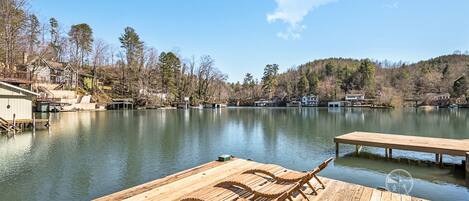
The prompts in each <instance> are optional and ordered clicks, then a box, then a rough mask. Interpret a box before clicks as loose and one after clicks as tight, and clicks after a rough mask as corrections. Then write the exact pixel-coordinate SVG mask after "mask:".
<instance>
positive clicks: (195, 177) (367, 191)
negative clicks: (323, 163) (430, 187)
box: [95, 158, 423, 201]
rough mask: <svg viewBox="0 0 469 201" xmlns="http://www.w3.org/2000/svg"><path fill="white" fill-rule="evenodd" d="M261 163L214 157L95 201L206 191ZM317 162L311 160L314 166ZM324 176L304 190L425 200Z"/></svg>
mask: <svg viewBox="0 0 469 201" xmlns="http://www.w3.org/2000/svg"><path fill="white" fill-rule="evenodd" d="M261 165H262V163H257V162H254V161H248V160H243V159H236V158H235V159H231V160H230V161H226V162H218V161H213V162H209V163H206V164H204V165H201V166H198V167H195V168H192V169H188V170H185V171H182V172H179V173H176V174H173V175H170V176H167V177H164V178H161V179H157V180H154V181H150V182H148V183H145V184H142V185H139V186H136V187H132V188H129V189H126V190H123V191H119V192H116V193H113V194H110V195H107V196H104V197H101V198H97V199H95V201H108V200H127V201H140V200H180V199H181V198H184V197H185V196H187V195H188V194H191V193H194V192H203V189H206V188H209V187H211V186H213V185H215V184H216V183H218V182H220V181H222V180H225V179H227V178H229V177H235V176H236V175H238V174H240V173H241V172H243V171H246V170H248V169H252V168H256V167H259V166H261ZM315 165H318V164H311V166H312V167H313V166H315ZM321 179H322V181H323V182H324V183H325V185H326V187H325V189H322V188H320V187H319V184H318V183H317V182H316V180H311V183H312V184H313V186H316V187H318V189H319V190H318V195H313V194H312V192H311V190H310V189H308V190H309V191H305V193H306V195H307V197H308V199H309V200H311V201H315V200H337V201H339V200H362V201H370V200H375V201H380V200H389V201H403V200H406V201H411V200H412V201H414V200H415V201H416V200H423V199H419V198H414V197H410V196H407V195H401V194H396V193H391V192H388V191H382V190H378V189H374V188H369V187H365V186H361V185H356V184H351V183H346V182H342V181H337V180H333V179H328V178H322V177H321ZM238 193H242V192H238ZM303 199H304V198H303V197H302V196H300V195H296V196H295V197H294V200H303Z"/></svg>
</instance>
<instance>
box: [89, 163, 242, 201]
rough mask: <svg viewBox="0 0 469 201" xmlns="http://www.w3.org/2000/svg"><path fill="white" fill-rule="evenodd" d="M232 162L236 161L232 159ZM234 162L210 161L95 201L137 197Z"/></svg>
mask: <svg viewBox="0 0 469 201" xmlns="http://www.w3.org/2000/svg"><path fill="white" fill-rule="evenodd" d="M234 160H236V159H234ZM234 160H231V161H227V162H218V161H212V162H209V163H206V164H204V165H200V166H197V167H194V168H191V169H187V170H184V171H181V172H178V173H175V174H173V175H169V176H167V177H163V178H161V179H157V180H153V181H150V182H147V183H144V184H141V185H138V186H135V187H132V188H129V189H126V190H123V191H119V192H116V193H113V194H110V195H107V196H104V197H101V198H98V199H95V201H109V200H124V199H126V198H129V197H132V196H134V195H138V194H140V193H143V192H146V191H148V190H151V189H154V188H157V187H160V186H163V185H165V184H169V183H171V182H174V181H177V180H180V179H184V178H186V177H188V176H191V175H194V174H197V173H200V172H203V171H206V170H208V169H211V168H214V167H217V166H220V165H224V164H226V163H229V162H232V161H234Z"/></svg>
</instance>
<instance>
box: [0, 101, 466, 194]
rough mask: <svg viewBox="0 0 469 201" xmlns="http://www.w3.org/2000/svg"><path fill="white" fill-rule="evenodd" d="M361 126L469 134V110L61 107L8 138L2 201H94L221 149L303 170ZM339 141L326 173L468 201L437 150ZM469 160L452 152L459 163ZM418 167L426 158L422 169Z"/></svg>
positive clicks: (0, 158)
mask: <svg viewBox="0 0 469 201" xmlns="http://www.w3.org/2000/svg"><path fill="white" fill-rule="evenodd" d="M353 131H370V132H384V133H394V134H403V135H419V136H428V137H444V138H454V139H469V110H463V109H459V110H448V109H440V110H437V111H433V112H422V111H415V110H412V109H402V110H372V109H355V108H353V109H352V108H346V109H334V110H331V109H327V108H228V109H221V110H211V109H206V110H139V111H137V110H136V111H103V112H72V113H58V114H53V116H52V127H51V128H50V129H49V130H37V131H36V132H35V133H32V132H25V133H23V134H20V135H16V136H15V137H12V138H7V137H5V136H2V137H0V195H1V196H0V200H9V201H11V200H89V199H93V198H96V197H100V196H103V195H106V194H110V193H113V192H115V191H119V190H123V189H125V188H129V187H132V186H135V185H138V184H142V183H144V182H148V181H151V180H154V179H157V178H160V177H163V176H166V175H170V174H173V173H176V172H178V171H182V170H184V169H188V168H191V167H194V166H197V165H200V164H203V163H206V162H209V161H212V160H214V159H216V158H217V156H219V155H221V154H232V155H234V156H236V157H239V158H245V159H252V160H255V161H258V162H263V163H276V164H279V165H282V166H285V167H287V168H291V169H295V170H309V169H312V168H313V167H315V166H316V165H318V164H319V163H320V162H321V161H323V160H325V159H327V158H328V157H333V156H335V145H334V143H333V138H334V137H335V136H337V135H341V134H345V133H348V132H353ZM354 150H355V147H354V146H347V145H343V146H341V158H339V159H338V160H336V161H335V162H334V163H333V164H331V165H330V166H329V167H328V168H327V169H326V170H324V171H323V172H321V175H322V176H326V177H329V178H333V179H339V180H343V181H347V182H352V183H357V184H362V185H365V186H369V187H373V188H375V187H384V186H385V184H384V182H385V178H386V175H387V174H388V173H389V172H390V171H392V170H393V169H405V170H407V171H409V172H410V173H411V174H412V175H413V177H414V187H413V190H412V192H411V195H413V196H417V197H422V198H431V199H433V200H448V201H455V200H469V190H468V188H467V187H466V181H465V179H464V171H463V170H460V169H461V168H451V167H448V168H444V169H440V168H436V167H435V166H433V165H431V164H429V165H427V163H426V162H425V161H433V160H434V155H433V154H424V153H415V152H405V151H398V150H394V151H393V156H394V158H399V157H402V158H409V159H412V160H411V161H410V162H409V160H404V159H403V160H401V161H400V162H398V161H386V160H385V159H383V156H384V150H383V149H378V148H365V149H364V150H363V152H364V153H363V154H361V156H360V157H356V156H354V155H353V154H347V152H350V153H351V152H353V151H354ZM461 160H463V158H462V157H450V156H445V158H444V162H451V163H457V164H460V163H461ZM417 163H420V165H418V164H417Z"/></svg>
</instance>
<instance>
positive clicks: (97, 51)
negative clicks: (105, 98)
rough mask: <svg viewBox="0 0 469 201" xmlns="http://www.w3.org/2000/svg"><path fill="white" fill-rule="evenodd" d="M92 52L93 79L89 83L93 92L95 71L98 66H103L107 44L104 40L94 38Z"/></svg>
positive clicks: (95, 81) (94, 88) (95, 79)
mask: <svg viewBox="0 0 469 201" xmlns="http://www.w3.org/2000/svg"><path fill="white" fill-rule="evenodd" d="M93 46H94V47H93V52H92V60H93V66H92V74H93V81H92V83H91V91H92V92H93V93H95V92H96V86H97V72H96V69H97V68H98V67H99V66H103V65H104V64H105V62H106V58H107V57H108V51H109V45H108V44H107V43H106V42H104V41H103V40H99V39H98V40H96V41H94V44H93Z"/></svg>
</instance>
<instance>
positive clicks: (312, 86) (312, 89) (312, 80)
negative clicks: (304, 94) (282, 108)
mask: <svg viewBox="0 0 469 201" xmlns="http://www.w3.org/2000/svg"><path fill="white" fill-rule="evenodd" d="M308 83H309V93H310V94H317V90H318V85H319V76H318V75H317V74H316V73H311V74H310V76H309V81H308Z"/></svg>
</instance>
